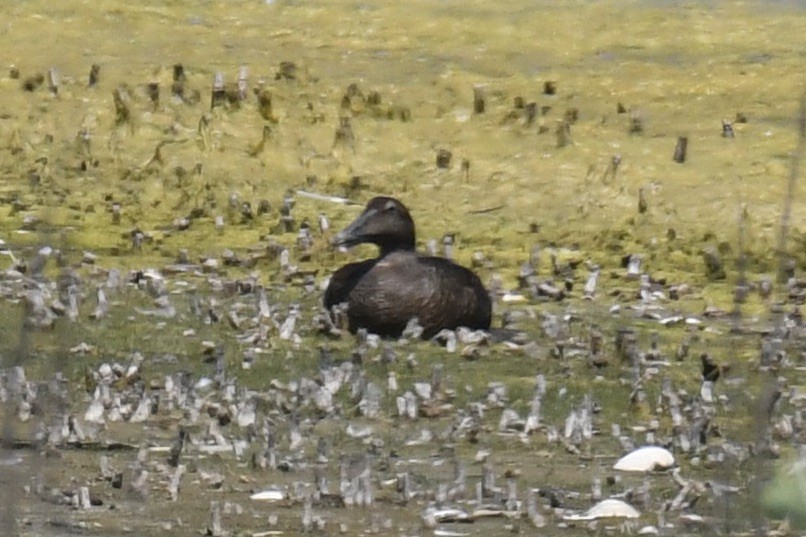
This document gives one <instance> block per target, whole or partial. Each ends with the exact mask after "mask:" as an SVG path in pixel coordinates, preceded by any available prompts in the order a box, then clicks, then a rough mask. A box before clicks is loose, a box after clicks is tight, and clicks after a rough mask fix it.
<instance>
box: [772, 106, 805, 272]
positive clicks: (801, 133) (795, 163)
mask: <svg viewBox="0 0 806 537" xmlns="http://www.w3.org/2000/svg"><path fill="white" fill-rule="evenodd" d="M804 150H806V93H804V94H803V95H801V97H800V112H799V114H798V145H797V147H796V148H795V153H794V154H793V155H792V169H791V172H790V174H789V182H788V185H787V189H786V197H785V198H784V210H783V213H782V214H781V233H780V235H779V236H778V257H779V262H778V282H779V283H784V282H786V279H787V276H786V275H787V264H788V262H789V256H788V255H787V249H786V243H787V239H788V237H789V222H790V219H791V217H792V200H794V199H795V187H796V185H797V182H798V175H799V173H800V160H801V158H802V157H803V152H804Z"/></svg>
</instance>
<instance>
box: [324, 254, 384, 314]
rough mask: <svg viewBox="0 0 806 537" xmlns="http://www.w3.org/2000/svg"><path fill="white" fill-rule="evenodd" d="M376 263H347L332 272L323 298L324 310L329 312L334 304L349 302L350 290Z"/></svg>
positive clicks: (373, 260)
mask: <svg viewBox="0 0 806 537" xmlns="http://www.w3.org/2000/svg"><path fill="white" fill-rule="evenodd" d="M377 262H378V260H377V259H367V260H365V261H358V262H356V263H349V264H347V265H344V266H343V267H341V268H340V269H339V270H337V271H336V272H334V273H333V276H331V277H330V283H329V284H328V286H327V289H326V290H325V296H324V297H323V301H324V304H325V308H327V309H328V310H330V308H332V307H333V306H335V305H336V304H341V303H342V302H349V301H350V293H351V292H352V290H353V289H354V288H355V286H356V285H357V284H358V282H360V281H361V279H362V278H363V277H364V276H365V275H366V273H367V272H369V271H370V270H371V269H372V267H374V266H375V264H376V263H377Z"/></svg>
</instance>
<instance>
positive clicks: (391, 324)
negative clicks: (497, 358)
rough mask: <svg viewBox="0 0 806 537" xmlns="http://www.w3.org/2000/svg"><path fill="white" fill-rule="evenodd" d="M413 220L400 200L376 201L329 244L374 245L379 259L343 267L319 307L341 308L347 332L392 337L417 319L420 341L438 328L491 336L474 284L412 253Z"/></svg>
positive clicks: (438, 261)
mask: <svg viewBox="0 0 806 537" xmlns="http://www.w3.org/2000/svg"><path fill="white" fill-rule="evenodd" d="M415 239H416V235H415V228H414V220H413V219H412V217H411V214H410V213H409V210H408V209H407V208H406V206H405V205H403V203H401V202H400V201H399V200H397V199H395V198H392V197H387V196H378V197H375V198H373V199H371V200H370V201H369V202H368V203H367V205H366V207H365V209H364V211H363V212H362V213H361V214H360V215H359V216H358V217H357V218H356V219H355V220H354V221H353V222H352V223H351V224H350V225H348V226H347V227H346V228H345V229H344V230H342V231H340V232H339V233H337V234H336V235H335V236H334V237H333V239H332V241H331V243H332V244H333V245H334V246H337V247H351V246H355V245H358V244H364V243H369V244H374V245H376V246H377V247H378V249H379V252H378V257H375V258H373V259H366V260H363V261H358V262H354V263H349V264H347V265H344V266H343V267H341V268H339V269H338V270H337V271H336V272H334V273H333V275H332V276H331V278H330V282H329V284H328V286H327V289H326V290H325V294H324V297H323V302H324V306H325V308H326V309H327V310H328V311H329V312H332V311H333V307H334V306H336V305H339V304H344V303H346V304H347V320H348V324H349V330H350V332H352V333H355V332H356V331H358V330H359V329H362V328H363V329H366V330H367V332H369V333H372V334H378V335H379V336H382V337H389V338H397V337H400V335H401V334H402V333H403V331H404V329H405V328H406V326H407V325H408V324H409V322H410V321H411V320H412V319H414V318H416V319H417V321H418V323H419V325H420V326H421V327H422V329H423V330H422V337H423V338H424V339H430V338H432V337H433V336H435V335H436V334H438V333H439V332H440V331H441V330H443V329H450V330H453V329H456V328H459V327H466V328H469V329H473V330H489V328H490V320H491V317H492V302H491V300H490V295H489V293H488V292H487V290H486V289H485V287H484V285H483V284H482V283H481V280H480V279H479V277H478V276H477V275H476V274H475V273H474V272H473V271H471V270H469V269H467V268H465V267H463V266H461V265H457V264H456V263H454V262H452V261H451V260H449V259H446V258H442V257H434V256H427V255H423V254H420V253H417V251H416V249H415Z"/></svg>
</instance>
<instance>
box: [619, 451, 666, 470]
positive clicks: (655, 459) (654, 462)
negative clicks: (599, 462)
mask: <svg viewBox="0 0 806 537" xmlns="http://www.w3.org/2000/svg"><path fill="white" fill-rule="evenodd" d="M672 466H674V455H672V453H671V452H670V451H669V450H668V449H665V448H662V447H658V446H644V447H641V448H638V449H636V450H635V451H633V452H632V453H628V454H627V455H624V456H623V457H622V458H620V459H619V460H618V461H616V464H614V465H613V469H614V470H621V471H622V472H651V471H653V470H665V469H667V468H671V467H672Z"/></svg>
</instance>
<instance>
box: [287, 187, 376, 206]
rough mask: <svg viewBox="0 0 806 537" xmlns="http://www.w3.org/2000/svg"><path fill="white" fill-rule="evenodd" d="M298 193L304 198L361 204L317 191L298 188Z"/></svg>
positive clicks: (343, 203) (344, 203)
mask: <svg viewBox="0 0 806 537" xmlns="http://www.w3.org/2000/svg"><path fill="white" fill-rule="evenodd" d="M296 194H297V195H298V196H302V197H303V198H310V199H312V200H317V201H329V202H330V203H340V204H342V205H361V204H360V203H357V202H355V201H353V200H349V199H347V198H340V197H339V196H328V195H326V194H317V193H316V192H307V191H305V190H297V192H296Z"/></svg>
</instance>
